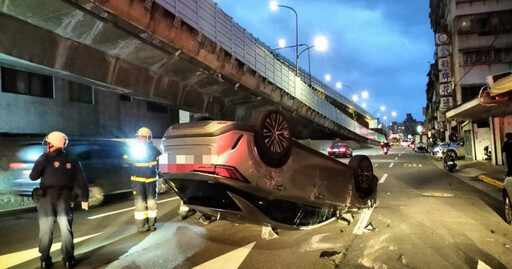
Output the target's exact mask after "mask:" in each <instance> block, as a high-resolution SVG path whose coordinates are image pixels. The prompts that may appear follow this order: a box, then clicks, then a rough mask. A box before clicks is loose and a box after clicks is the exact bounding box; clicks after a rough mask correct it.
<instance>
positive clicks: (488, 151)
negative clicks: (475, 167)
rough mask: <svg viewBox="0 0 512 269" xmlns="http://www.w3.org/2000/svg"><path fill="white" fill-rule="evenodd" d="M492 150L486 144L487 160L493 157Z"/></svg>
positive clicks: (485, 154)
mask: <svg viewBox="0 0 512 269" xmlns="http://www.w3.org/2000/svg"><path fill="white" fill-rule="evenodd" d="M491 154H492V152H491V148H490V147H489V146H485V147H484V156H485V159H486V160H490V159H491V158H492V156H491Z"/></svg>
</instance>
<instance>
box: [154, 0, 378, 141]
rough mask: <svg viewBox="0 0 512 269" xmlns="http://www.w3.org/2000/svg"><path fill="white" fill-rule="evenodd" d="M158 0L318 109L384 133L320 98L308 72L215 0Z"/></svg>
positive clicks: (319, 84) (357, 128)
mask: <svg viewBox="0 0 512 269" xmlns="http://www.w3.org/2000/svg"><path fill="white" fill-rule="evenodd" d="M155 2H157V3H158V4H160V5H161V6H162V7H164V8H165V9H167V10H168V11H170V12H171V13H173V14H175V15H177V16H178V17H180V18H181V19H182V20H183V21H184V22H186V23H187V24H189V25H190V26H191V27H193V28H195V29H196V30H198V31H199V32H201V33H203V34H204V35H205V36H206V37H208V38H209V39H211V40H212V41H214V42H216V43H217V44H219V45H220V46H221V47H222V48H223V49H224V50H226V51H227V52H229V53H230V54H232V55H234V56H235V57H236V58H238V60H240V61H241V62H243V63H244V64H246V65H248V66H249V67H251V68H252V69H253V70H255V71H256V72H258V73H259V74H260V75H262V76H263V77H265V78H267V79H268V80H269V81H271V82H272V83H274V84H275V85H277V86H278V87H279V88H281V89H283V90H284V91H286V92H288V93H289V94H290V95H292V96H294V97H295V98H297V99H299V100H300V101H302V102H304V103H305V104H306V105H308V106H310V107H311V108H312V109H314V110H315V111H317V112H318V113H320V114H322V115H324V116H326V117H328V118H330V119H331V120H332V121H334V122H336V123H338V124H340V125H342V126H344V127H346V128H347V129H350V130H352V131H354V132H356V133H358V134H359V135H362V136H365V137H367V138H372V139H375V138H376V137H378V136H381V135H380V134H378V133H376V132H374V131H371V130H369V129H367V128H365V127H363V126H362V125H360V124H359V123H357V122H356V121H354V120H352V119H350V118H349V117H348V116H347V115H345V114H343V113H341V112H340V111H339V110H338V109H337V108H336V107H334V106H333V105H332V104H331V103H329V102H328V101H327V100H325V99H322V98H320V97H319V96H318V94H316V93H315V92H314V91H312V90H311V88H309V86H308V85H306V84H305V83H304V82H303V81H302V80H304V81H309V75H308V74H307V73H305V72H303V71H301V72H300V73H301V74H300V75H299V78H297V77H296V76H295V69H294V66H290V64H289V63H288V61H287V60H286V59H284V58H281V57H279V56H278V55H276V54H275V53H273V52H272V50H271V49H270V48H269V47H267V46H266V45H265V44H264V43H263V42H261V41H260V40H259V39H257V38H255V37H254V36H253V35H252V34H251V33H249V32H248V31H246V30H245V29H244V28H242V27H241V26H240V25H239V24H238V23H236V22H234V21H233V19H232V18H231V17H230V16H228V15H227V14H226V13H224V11H222V10H221V9H220V8H218V7H217V4H215V3H214V2H213V1H211V0H155ZM291 67H293V68H291ZM300 78H302V80H301V79H300ZM312 84H313V86H314V87H315V88H317V89H319V90H321V91H322V92H324V93H325V94H326V95H329V96H330V97H332V98H334V99H336V100H338V101H340V102H342V103H350V101H348V100H347V99H346V98H344V97H343V96H341V95H339V94H338V93H336V92H335V91H334V90H333V89H331V88H330V87H328V86H327V85H325V84H324V83H322V82H320V81H319V80H318V79H316V78H314V79H313V78H312ZM355 109H356V110H357V111H358V112H360V113H361V114H363V115H369V113H368V112H366V111H364V110H363V109H362V108H360V107H359V106H357V105H355Z"/></svg>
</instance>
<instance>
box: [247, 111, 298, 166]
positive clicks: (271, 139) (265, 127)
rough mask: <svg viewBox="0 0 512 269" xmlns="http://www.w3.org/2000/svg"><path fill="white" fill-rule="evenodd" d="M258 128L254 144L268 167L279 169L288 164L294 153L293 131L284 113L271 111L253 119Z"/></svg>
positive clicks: (261, 113)
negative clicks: (292, 143) (292, 152)
mask: <svg viewBox="0 0 512 269" xmlns="http://www.w3.org/2000/svg"><path fill="white" fill-rule="evenodd" d="M253 124H254V126H255V127H256V131H255V133H254V144H255V146H256V149H257V151H258V156H259V157H260V159H261V160H262V161H263V163H265V164H266V165H268V166H270V167H273V168H279V167H281V166H283V165H285V164H286V162H288V159H289V158H290V154H291V151H292V146H291V131H290V125H289V123H288V119H287V118H286V116H285V115H284V113H283V112H281V111H278V110H269V111H265V112H260V113H258V114H256V115H255V116H254V117H253Z"/></svg>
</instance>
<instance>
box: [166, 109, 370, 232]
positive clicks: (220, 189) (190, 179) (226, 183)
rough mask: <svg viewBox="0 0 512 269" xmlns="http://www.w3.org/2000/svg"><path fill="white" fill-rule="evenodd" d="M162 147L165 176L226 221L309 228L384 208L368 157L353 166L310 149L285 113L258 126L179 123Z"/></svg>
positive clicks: (265, 116)
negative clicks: (378, 206)
mask: <svg viewBox="0 0 512 269" xmlns="http://www.w3.org/2000/svg"><path fill="white" fill-rule="evenodd" d="M162 147H163V150H164V153H163V155H162V156H161V158H160V163H159V169H160V174H161V177H162V178H163V179H164V180H165V181H166V182H168V183H169V185H171V186H172V188H173V189H174V191H175V192H176V193H177V195H178V196H179V197H180V198H181V199H182V201H183V203H184V204H185V205H187V206H189V207H190V208H193V209H195V210H197V211H199V212H201V213H203V214H207V215H210V216H214V217H217V218H218V219H225V220H229V221H235V222H248V223H254V224H260V225H268V226H271V227H275V228H282V229H308V228H312V227H315V226H318V225H321V224H323V223H326V222H327V221H330V220H332V219H334V218H336V217H337V216H341V214H342V213H343V212H345V211H346V210H348V209H360V208H366V207H371V206H373V205H374V203H375V202H376V193H377V182H378V179H377V177H376V176H375V175H374V174H373V165H372V163H371V161H370V159H369V158H368V157H367V156H364V155H357V156H353V157H352V158H351V159H350V161H349V164H348V165H347V164H345V163H342V162H340V161H338V160H335V159H332V158H330V157H328V156H326V155H324V154H322V153H320V152H318V151H316V150H313V149H311V148H309V147H307V146H305V145H302V144H301V143H299V142H297V141H295V140H293V139H292V138H291V133H290V126H289V123H288V120H287V118H286V116H285V114H284V113H283V112H281V111H278V110H270V111H264V112H260V113H258V114H257V115H256V116H255V117H253V122H252V123H251V124H249V123H238V122H227V121H197V122H190V123H183V124H176V125H173V126H171V127H170V128H169V129H168V130H167V131H166V133H165V136H164V138H163V140H162Z"/></svg>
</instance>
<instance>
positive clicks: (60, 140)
mask: <svg viewBox="0 0 512 269" xmlns="http://www.w3.org/2000/svg"><path fill="white" fill-rule="evenodd" d="M44 140H45V141H46V143H51V144H52V145H53V146H54V147H58V148H65V147H66V146H67V145H68V137H67V136H66V135H65V134H64V133H61V132H51V133H49V134H48V135H47V136H46V138H45V139H44Z"/></svg>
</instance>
